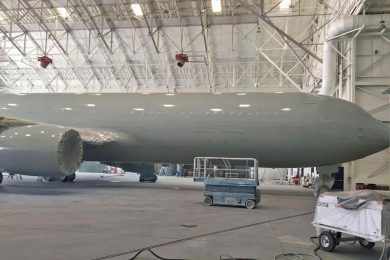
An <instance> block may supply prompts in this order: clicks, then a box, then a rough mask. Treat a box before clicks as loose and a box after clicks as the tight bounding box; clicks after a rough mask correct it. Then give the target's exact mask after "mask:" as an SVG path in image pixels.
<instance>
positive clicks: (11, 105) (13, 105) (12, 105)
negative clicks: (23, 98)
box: [8, 103, 18, 107]
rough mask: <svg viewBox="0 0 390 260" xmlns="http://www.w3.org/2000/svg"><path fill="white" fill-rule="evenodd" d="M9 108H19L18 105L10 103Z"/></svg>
mask: <svg viewBox="0 0 390 260" xmlns="http://www.w3.org/2000/svg"><path fill="white" fill-rule="evenodd" d="M8 106H9V107H17V106H18V104H14V103H9V104H8Z"/></svg>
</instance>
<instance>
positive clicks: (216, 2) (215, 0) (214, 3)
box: [211, 0, 222, 13]
mask: <svg viewBox="0 0 390 260" xmlns="http://www.w3.org/2000/svg"><path fill="white" fill-rule="evenodd" d="M211 9H212V10H213V13H220V12H222V3H221V0H211Z"/></svg>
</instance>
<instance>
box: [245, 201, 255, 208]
mask: <svg viewBox="0 0 390 260" xmlns="http://www.w3.org/2000/svg"><path fill="white" fill-rule="evenodd" d="M245 207H246V208H247V209H254V208H256V202H255V201H254V200H247V201H246V202H245Z"/></svg>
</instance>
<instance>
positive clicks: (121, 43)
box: [94, 0, 140, 89]
mask: <svg viewBox="0 0 390 260" xmlns="http://www.w3.org/2000/svg"><path fill="white" fill-rule="evenodd" d="M94 2H95V4H96V6H97V7H98V9H99V11H100V13H101V15H102V17H103V19H104V20H105V22H106V23H107V25H108V27H109V28H110V30H111V33H113V34H114V35H115V37H116V39H117V42H118V45H119V48H120V50H121V52H122V53H123V55H124V56H125V58H126V63H127V65H128V67H129V70H130V71H131V73H132V76H133V79H134V80H135V82H136V84H137V86H136V87H137V88H138V87H139V86H140V82H139V80H138V78H137V75H136V73H135V71H134V68H133V67H132V63H133V62H132V59H131V57H130V55H129V53H128V52H127V49H128V46H126V42H125V41H124V40H123V38H122V37H121V36H120V34H119V33H118V31H117V30H116V28H115V24H114V22H113V21H112V20H111V18H110V17H109V15H108V14H107V13H106V11H105V9H104V7H103V5H102V3H101V1H100V0H94ZM124 87H125V88H126V89H128V87H127V86H124Z"/></svg>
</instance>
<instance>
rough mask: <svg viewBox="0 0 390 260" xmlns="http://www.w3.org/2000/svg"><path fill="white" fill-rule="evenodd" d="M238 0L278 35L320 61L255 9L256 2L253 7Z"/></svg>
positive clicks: (320, 60)
mask: <svg viewBox="0 0 390 260" xmlns="http://www.w3.org/2000/svg"><path fill="white" fill-rule="evenodd" d="M238 2H240V3H241V5H242V6H243V7H244V8H245V9H247V10H249V11H250V12H251V13H253V14H254V15H256V16H257V17H258V18H260V19H261V20H262V21H264V22H265V23H266V24H268V25H269V26H270V27H271V28H273V29H274V30H275V31H277V32H278V33H279V34H280V36H282V37H285V38H286V39H288V40H289V41H291V42H292V43H294V44H295V45H296V46H297V47H299V48H301V49H302V50H303V51H305V52H306V53H308V54H309V55H310V56H311V57H313V58H314V59H315V60H317V61H318V62H320V63H322V59H321V58H319V57H318V56H317V55H316V54H314V53H312V52H311V51H310V50H309V49H308V48H306V47H305V46H304V45H303V44H302V43H300V42H298V41H297V40H295V39H294V38H293V37H291V36H290V35H288V34H287V33H285V32H284V31H283V30H281V29H280V28H279V27H277V26H276V25H275V24H274V23H273V22H272V21H271V19H270V18H269V17H267V16H266V15H262V14H261V13H260V12H258V11H257V9H258V8H259V7H258V6H257V5H256V4H254V5H253V6H255V7H257V8H253V6H252V7H251V6H248V4H247V3H244V2H243V1H242V0H238Z"/></svg>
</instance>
